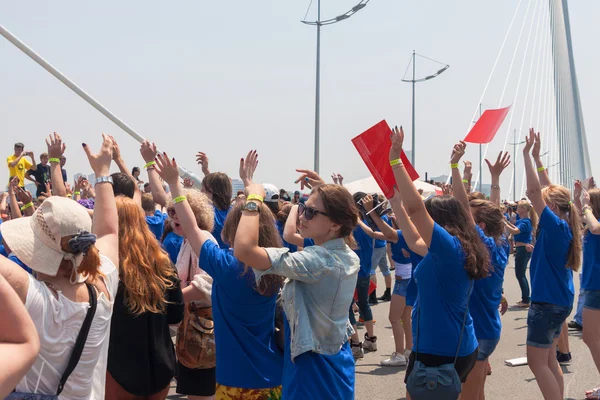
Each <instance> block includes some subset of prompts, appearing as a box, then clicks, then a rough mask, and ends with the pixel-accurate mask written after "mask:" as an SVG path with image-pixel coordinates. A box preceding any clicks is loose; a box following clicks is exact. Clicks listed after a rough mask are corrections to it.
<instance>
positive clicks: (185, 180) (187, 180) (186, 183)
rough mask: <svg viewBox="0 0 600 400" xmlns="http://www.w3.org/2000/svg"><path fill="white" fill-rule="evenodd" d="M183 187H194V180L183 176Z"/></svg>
mask: <svg viewBox="0 0 600 400" xmlns="http://www.w3.org/2000/svg"><path fill="white" fill-rule="evenodd" d="M183 187H184V188H187V189H191V188H193V187H194V181H193V180H192V179H190V178H183Z"/></svg>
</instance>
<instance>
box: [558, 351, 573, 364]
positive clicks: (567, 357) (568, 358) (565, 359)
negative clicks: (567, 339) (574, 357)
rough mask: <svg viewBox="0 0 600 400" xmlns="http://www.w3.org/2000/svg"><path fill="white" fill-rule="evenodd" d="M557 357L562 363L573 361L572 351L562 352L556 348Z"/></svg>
mask: <svg viewBox="0 0 600 400" xmlns="http://www.w3.org/2000/svg"><path fill="white" fill-rule="evenodd" d="M556 359H557V360H558V363H559V364H560V365H567V364H570V363H571V353H561V352H560V351H558V350H556Z"/></svg>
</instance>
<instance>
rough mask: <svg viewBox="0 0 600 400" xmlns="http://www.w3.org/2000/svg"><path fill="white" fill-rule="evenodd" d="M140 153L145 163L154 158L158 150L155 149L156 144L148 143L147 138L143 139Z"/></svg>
mask: <svg viewBox="0 0 600 400" xmlns="http://www.w3.org/2000/svg"><path fill="white" fill-rule="evenodd" d="M140 154H141V155H142V158H143V159H144V161H145V162H146V163H149V162H152V161H154V160H155V159H156V156H157V155H158V150H156V144H154V143H150V142H149V141H147V140H144V142H143V143H142V146H141V147H140Z"/></svg>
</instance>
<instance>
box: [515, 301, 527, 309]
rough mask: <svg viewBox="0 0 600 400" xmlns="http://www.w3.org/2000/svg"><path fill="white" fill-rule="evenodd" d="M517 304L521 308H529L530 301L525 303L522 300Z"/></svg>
mask: <svg viewBox="0 0 600 400" xmlns="http://www.w3.org/2000/svg"><path fill="white" fill-rule="evenodd" d="M516 306H517V307H519V308H529V303H523V302H522V301H520V302H518V303H517V304H516Z"/></svg>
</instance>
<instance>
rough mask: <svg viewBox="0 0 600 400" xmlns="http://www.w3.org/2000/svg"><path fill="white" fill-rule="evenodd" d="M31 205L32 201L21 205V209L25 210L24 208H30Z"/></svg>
mask: <svg viewBox="0 0 600 400" xmlns="http://www.w3.org/2000/svg"><path fill="white" fill-rule="evenodd" d="M31 207H33V202H30V203H27V204H25V205H24V206H23V207H21V211H25V210H27V209H28V208H31Z"/></svg>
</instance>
